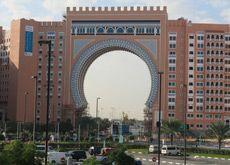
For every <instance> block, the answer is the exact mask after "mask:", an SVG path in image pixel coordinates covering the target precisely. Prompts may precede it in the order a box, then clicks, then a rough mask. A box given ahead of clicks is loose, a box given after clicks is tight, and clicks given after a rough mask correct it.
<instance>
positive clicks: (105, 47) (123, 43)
mask: <svg viewBox="0 0 230 165" xmlns="http://www.w3.org/2000/svg"><path fill="white" fill-rule="evenodd" d="M111 50H125V51H129V52H132V53H134V54H135V55H137V56H138V57H140V58H141V59H142V60H143V61H144V62H145V63H146V64H147V66H148V68H149V71H150V74H151V90H150V94H149V97H148V99H147V101H146V103H145V104H146V106H147V107H149V108H151V107H152V106H153V103H154V100H155V98H156V96H157V91H158V83H159V82H158V74H157V66H156V64H154V63H153V61H152V60H151V59H150V57H149V55H148V54H147V53H146V51H145V50H144V49H142V48H141V47H140V46H139V45H137V44H136V43H135V42H130V41H127V40H121V39H109V40H104V41H101V42H98V43H96V44H94V45H93V46H91V47H89V48H86V49H85V50H84V51H83V52H82V53H81V55H80V57H79V59H78V60H77V61H76V62H75V64H74V65H73V68H72V73H71V93H72V97H73V100H74V103H75V105H76V108H82V107H86V106H87V104H88V103H87V101H86V98H85V94H84V89H83V82H84V76H85V74H86V71H87V69H88V67H89V66H90V64H91V63H92V62H93V61H94V60H95V59H96V58H97V57H99V56H100V55H102V54H104V53H106V52H109V51H111Z"/></svg>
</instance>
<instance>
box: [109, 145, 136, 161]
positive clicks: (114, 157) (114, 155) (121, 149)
mask: <svg viewBox="0 0 230 165" xmlns="http://www.w3.org/2000/svg"><path fill="white" fill-rule="evenodd" d="M126 149H127V148H126V147H125V146H118V147H117V149H115V150H114V151H112V152H111V153H110V154H109V160H110V161H111V162H115V163H116V165H127V164H134V158H133V157H131V156H129V155H127V154H126V153H125V150H126Z"/></svg>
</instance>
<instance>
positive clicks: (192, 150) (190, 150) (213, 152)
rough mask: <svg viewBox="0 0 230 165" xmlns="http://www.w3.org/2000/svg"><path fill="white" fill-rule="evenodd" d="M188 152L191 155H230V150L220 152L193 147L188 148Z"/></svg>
mask: <svg viewBox="0 0 230 165" xmlns="http://www.w3.org/2000/svg"><path fill="white" fill-rule="evenodd" d="M187 151H188V152H190V153H205V154H220V155H230V150H226V149H221V150H218V149H210V148H196V147H192V148H188V149H187Z"/></svg>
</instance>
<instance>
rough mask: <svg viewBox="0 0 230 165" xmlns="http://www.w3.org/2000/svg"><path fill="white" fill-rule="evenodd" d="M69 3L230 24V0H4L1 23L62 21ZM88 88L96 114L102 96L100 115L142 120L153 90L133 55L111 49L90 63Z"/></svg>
mask: <svg viewBox="0 0 230 165" xmlns="http://www.w3.org/2000/svg"><path fill="white" fill-rule="evenodd" d="M67 6H70V7H73V6H76V7H80V6H83V7H84V6H89V7H92V6H95V7H98V6H167V10H168V18H169V19H177V18H180V17H184V18H185V19H188V20H191V21H192V22H202V23H224V24H229V23H230V0H0V26H3V27H4V28H5V29H9V28H10V21H11V20H13V19H18V18H27V19H35V20H38V21H54V20H59V21H61V20H62V15H63V14H64V13H65V10H66V7H67ZM84 88H85V94H86V99H87V101H88V103H89V107H90V108H89V112H90V114H91V115H93V116H95V104H96V97H98V96H99V97H101V98H102V99H101V100H99V110H100V112H99V116H101V117H109V118H120V117H121V114H122V111H124V112H125V113H128V115H129V117H130V118H137V119H142V118H143V108H144V103H145V101H146V99H147V97H148V94H149V91H150V76H149V71H148V68H147V65H146V64H145V63H144V62H143V61H142V60H140V59H139V58H138V57H137V56H135V55H133V54H130V53H127V52H122V51H120V52H119V51H116V52H109V53H107V54H105V55H102V56H101V57H99V58H98V59H96V60H95V61H94V62H93V64H92V65H91V66H90V68H89V70H88V72H87V74H86V78H85V83H84Z"/></svg>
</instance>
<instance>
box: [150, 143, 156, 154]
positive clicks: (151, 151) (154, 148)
mask: <svg viewBox="0 0 230 165" xmlns="http://www.w3.org/2000/svg"><path fill="white" fill-rule="evenodd" d="M149 153H158V146H157V145H152V144H151V145H149Z"/></svg>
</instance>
